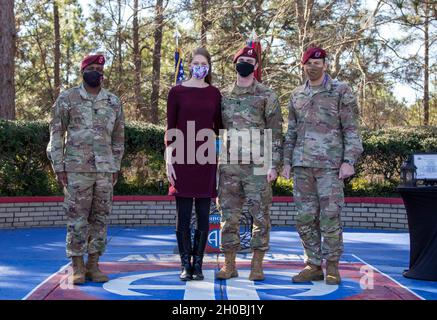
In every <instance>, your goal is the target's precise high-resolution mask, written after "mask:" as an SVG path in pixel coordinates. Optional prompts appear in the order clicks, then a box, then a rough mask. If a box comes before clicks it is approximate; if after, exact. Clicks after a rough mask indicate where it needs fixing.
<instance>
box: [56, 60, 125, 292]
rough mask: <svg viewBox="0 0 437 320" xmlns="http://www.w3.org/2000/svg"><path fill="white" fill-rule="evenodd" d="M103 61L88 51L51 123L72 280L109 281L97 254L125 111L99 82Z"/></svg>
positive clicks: (121, 149) (101, 245) (100, 249)
mask: <svg viewBox="0 0 437 320" xmlns="http://www.w3.org/2000/svg"><path fill="white" fill-rule="evenodd" d="M104 63H105V59H104V56H103V55H100V54H97V55H89V56H87V57H85V59H84V60H83V61H82V65H81V71H82V74H83V80H84V81H83V83H82V85H80V86H78V87H74V88H71V89H69V90H66V91H64V92H62V93H61V94H60V95H59V97H58V99H57V100H56V102H55V104H54V106H53V110H52V120H51V123H50V142H49V144H48V146H47V155H48V158H49V159H50V161H51V163H52V167H53V170H54V171H55V173H56V175H57V179H58V182H59V183H60V185H61V186H62V187H63V188H64V194H65V200H64V209H65V212H66V214H67V217H68V222H67V239H66V245H67V248H66V249H67V256H68V257H69V258H71V259H72V262H73V275H72V281H73V283H74V284H82V283H84V282H85V279H86V278H88V279H90V280H91V281H94V282H106V281H108V277H107V276H106V275H105V274H103V273H102V272H101V271H100V270H99V268H98V259H99V256H100V255H102V254H103V252H104V251H105V247H106V233H107V230H106V219H107V216H108V215H109V214H110V212H111V207H112V194H113V186H114V184H115V183H116V181H117V177H118V172H119V171H120V166H121V159H122V156H123V152H124V115H123V109H122V106H121V103H120V100H119V98H118V97H117V96H115V95H114V94H112V93H110V92H109V91H107V90H105V89H104V88H102V87H101V86H102V81H103V65H104ZM86 253H88V261H87V264H86V266H85V265H84V261H83V256H84V255H85V254H86Z"/></svg>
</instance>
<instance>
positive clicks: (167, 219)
mask: <svg viewBox="0 0 437 320" xmlns="http://www.w3.org/2000/svg"><path fill="white" fill-rule="evenodd" d="M62 201H63V198H62V197H4V198H2V197H0V229H8V228H28V227H47V226H65V223H66V219H65V214H64V211H63V209H62ZM175 215H176V207H175V202H174V198H173V197H170V196H115V197H114V206H113V210H112V213H111V215H110V216H109V223H110V224H111V225H126V226H173V225H174V224H175ZM295 217H296V208H295V204H294V202H293V199H292V198H291V197H273V203H272V207H271V222H272V225H273V226H292V225H294V224H295ZM342 220H343V224H344V226H345V227H353V228H365V229H389V230H407V229H408V222H407V217H406V211H405V207H404V204H403V201H402V199H400V198H346V205H345V207H344V208H343V211H342Z"/></svg>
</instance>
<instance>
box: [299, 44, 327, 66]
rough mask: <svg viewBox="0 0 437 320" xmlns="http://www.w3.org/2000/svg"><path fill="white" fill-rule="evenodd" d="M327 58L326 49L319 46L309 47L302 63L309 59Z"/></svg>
mask: <svg viewBox="0 0 437 320" xmlns="http://www.w3.org/2000/svg"><path fill="white" fill-rule="evenodd" d="M323 58H326V51H325V50H323V49H322V48H319V47H314V48H308V49H307V51H305V53H304V54H303V56H302V61H301V62H302V64H305V63H307V62H308V60H309V59H323Z"/></svg>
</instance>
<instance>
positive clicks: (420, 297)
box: [352, 254, 426, 300]
mask: <svg viewBox="0 0 437 320" xmlns="http://www.w3.org/2000/svg"><path fill="white" fill-rule="evenodd" d="M352 256H354V257H355V258H356V259H358V260H360V261H361V262H362V263H364V264H366V265H368V266H369V267H371V268H372V269H373V270H375V271H377V272H379V273H380V274H382V275H383V276H385V277H387V278H389V279H390V280H391V281H393V282H395V283H396V284H398V285H399V286H401V287H402V288H404V289H406V290H407V291H409V292H411V293H412V294H413V295H415V296H416V297H418V298H419V299H421V300H426V299H425V298H423V297H422V296H420V295H419V294H417V293H415V292H414V291H413V290H411V289H410V288H408V287H406V286H404V285H403V284H401V283H399V281H396V280H395V279H393V278H392V277H390V276H389V275H388V274H386V273H384V272H382V271H380V270H378V269H377V268H375V267H374V266H372V265H371V264H370V263H367V262H366V261H364V260H363V259H361V258H359V257H358V256H356V255H355V254H352Z"/></svg>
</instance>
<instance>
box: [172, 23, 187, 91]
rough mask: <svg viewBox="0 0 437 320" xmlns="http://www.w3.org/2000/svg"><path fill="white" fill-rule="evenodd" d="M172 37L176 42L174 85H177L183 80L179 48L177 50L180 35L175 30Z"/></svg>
mask: <svg viewBox="0 0 437 320" xmlns="http://www.w3.org/2000/svg"><path fill="white" fill-rule="evenodd" d="M174 37H175V40H176V50H175V53H174V61H175V65H174V69H175V71H174V84H175V85H176V84H179V83H181V82H182V81H183V80H184V79H185V74H184V65H183V63H182V51H181V48H179V38H180V37H181V34H180V33H179V31H178V29H177V28H176V31H175V33H174Z"/></svg>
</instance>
